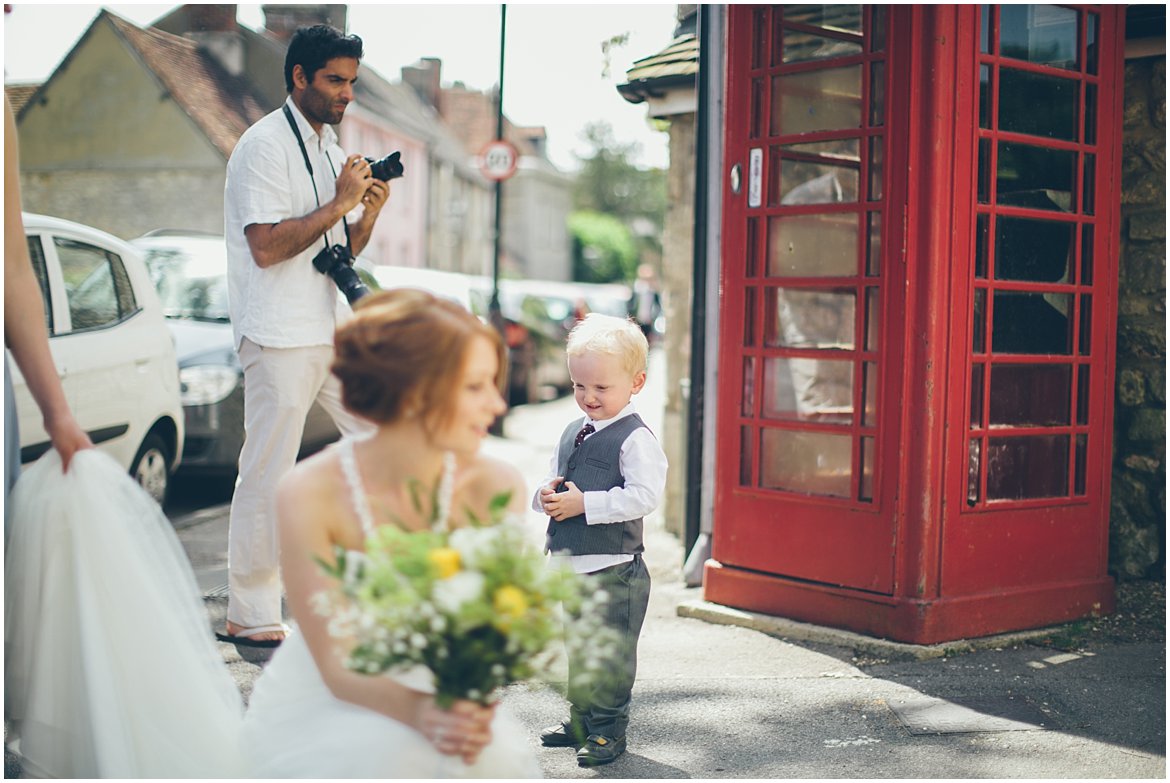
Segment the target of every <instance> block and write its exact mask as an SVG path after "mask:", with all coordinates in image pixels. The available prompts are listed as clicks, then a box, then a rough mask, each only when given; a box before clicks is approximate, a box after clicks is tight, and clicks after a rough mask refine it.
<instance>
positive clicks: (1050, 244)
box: [995, 217, 1076, 283]
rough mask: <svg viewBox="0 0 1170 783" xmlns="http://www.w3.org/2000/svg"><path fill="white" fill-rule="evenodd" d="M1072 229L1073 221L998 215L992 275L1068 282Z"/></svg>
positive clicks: (1071, 250)
mask: <svg viewBox="0 0 1170 783" xmlns="http://www.w3.org/2000/svg"><path fill="white" fill-rule="evenodd" d="M1075 230H1076V226H1075V224H1073V223H1058V222H1056V221H1053V220H1033V219H1031V218H1013V217H1000V218H999V219H998V220H997V221H996V228H995V235H996V236H995V279H996V280H1021V281H1026V282H1030V283H1067V282H1070V281H1071V280H1072V269H1071V261H1072V260H1073V257H1074V256H1073V251H1074V248H1075V246H1074V244H1073V242H1074V241H1075V238H1076V235H1075V234H1074V233H1073V232H1074V231H1075Z"/></svg>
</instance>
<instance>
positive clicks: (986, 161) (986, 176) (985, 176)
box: [975, 139, 991, 204]
mask: <svg viewBox="0 0 1170 783" xmlns="http://www.w3.org/2000/svg"><path fill="white" fill-rule="evenodd" d="M975 194H976V197H977V198H978V199H979V203H980V204H990V203H991V141H990V140H988V139H980V140H979V164H978V167H977V172H976V184H975Z"/></svg>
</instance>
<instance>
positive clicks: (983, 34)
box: [979, 5, 991, 54]
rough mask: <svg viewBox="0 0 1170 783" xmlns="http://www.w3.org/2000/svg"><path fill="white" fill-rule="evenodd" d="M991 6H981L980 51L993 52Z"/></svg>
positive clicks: (984, 52)
mask: <svg viewBox="0 0 1170 783" xmlns="http://www.w3.org/2000/svg"><path fill="white" fill-rule="evenodd" d="M990 17H991V6H988V5H981V6H979V51H981V52H983V54H991V18H990Z"/></svg>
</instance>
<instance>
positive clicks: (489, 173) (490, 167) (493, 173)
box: [479, 140, 520, 182]
mask: <svg viewBox="0 0 1170 783" xmlns="http://www.w3.org/2000/svg"><path fill="white" fill-rule="evenodd" d="M519 158H520V153H518V152H517V151H516V148H515V147H513V146H512V145H511V144H510V143H509V142H506V141H503V140H496V141H489V142H488V143H487V144H486V145H485V146H484V148H483V150H482V151H481V152H480V153H479V170H480V171H482V172H483V175H484V176H485V177H487V178H488V179H491V180H495V181H497V182H498V181H500V180H504V179H507V178H508V177H510V176H512V175H513V174H515V173H516V161H517V160H518V159H519Z"/></svg>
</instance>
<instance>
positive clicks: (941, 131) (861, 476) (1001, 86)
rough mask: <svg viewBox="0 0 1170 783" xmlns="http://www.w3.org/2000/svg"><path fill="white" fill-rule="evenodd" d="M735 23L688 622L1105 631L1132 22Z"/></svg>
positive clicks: (1097, 15)
mask: <svg viewBox="0 0 1170 783" xmlns="http://www.w3.org/2000/svg"><path fill="white" fill-rule="evenodd" d="M728 11H729V15H728V38H727V89H726V102H725V106H726V114H725V126H726V128H725V132H726V138H725V165H726V169H727V171H726V174H727V176H728V181H729V182H731V183H737V182H738V187H736V185H735V184H732V185H731V186H730V187H728V188H726V189H725V196H724V209H723V221H724V225H723V254H722V272H721V275H722V280H721V283H722V286H721V287H722V293H721V300H720V308H721V324H720V338H719V339H720V349H721V350H720V364H719V374H718V377H719V404H718V406H719V412H718V432H719V433H720V436H719V439H718V441H719V446H718V452H717V456H716V493H715V494H716V496H715V520H714V530H713V535H712V560H711V561H709V562H708V564H707V567H706V571H705V574H704V595H705V597H706V598H707V599H708V600H711V601H714V602H717V603H721V604H725V605H729V606H735V607H739V608H744V609H750V610H755V611H761V612H765V613H770V614H777V615H782V616H786V617H792V618H795V619H799V620H803V621H807V622H814V623H819V624H825V625H833V626H839V627H845V628H849V629H852V630H856V631H860V632H864V633H869V634H874V635H879V636H885V637H889V638H893V639H898V640H902V641H907V642H915V643H933V642H939V641H946V640H953V639H958V638H963V637H971V636H982V635H988V634H992V633H999V632H1004V631H1009V630H1017V629H1023V628H1031V627H1038V626H1043V625H1048V624H1053V623H1058V622H1064V621H1068V620H1071V619H1075V618H1079V617H1084V616H1087V615H1091V614H1096V613H1107V612H1109V611H1112V608H1113V583H1112V580H1111V579H1110V577H1109V576H1108V574H1107V572H1106V562H1107V559H1106V558H1107V546H1108V529H1109V469H1110V468H1109V466H1110V459H1109V455H1110V448H1111V437H1112V433H1111V422H1112V404H1113V402H1112V389H1113V384H1112V378H1113V362H1114V356H1113V350H1114V342H1115V339H1114V338H1115V323H1116V314H1115V306H1116V298H1117V296H1116V289H1117V241H1116V237H1117V232H1118V230H1119V229H1118V224H1119V187H1120V184H1119V180H1120V173H1119V158H1120V131H1121V128H1120V121H1121V120H1120V118H1121V98H1122V84H1123V71H1122V42H1123V38H1124V6H1040V5H1012V6H1008V5H1003V6H922V5H917V6H910V5H900V6H868V5H867V6H861V5H852V6H841V5H838V6H834V5H814V6H808V5H800V6H751V5H747V6H742V5H732V6H729V8H728Z"/></svg>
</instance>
